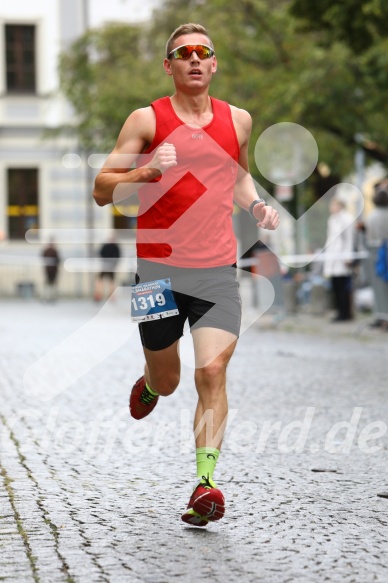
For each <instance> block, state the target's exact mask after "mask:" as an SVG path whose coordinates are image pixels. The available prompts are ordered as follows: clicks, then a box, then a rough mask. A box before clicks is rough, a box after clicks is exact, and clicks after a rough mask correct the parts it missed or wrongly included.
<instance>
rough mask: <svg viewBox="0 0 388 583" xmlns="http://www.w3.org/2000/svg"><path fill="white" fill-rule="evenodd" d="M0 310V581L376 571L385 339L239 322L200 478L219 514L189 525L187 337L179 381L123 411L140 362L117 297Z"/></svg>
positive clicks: (343, 579) (315, 576)
mask: <svg viewBox="0 0 388 583" xmlns="http://www.w3.org/2000/svg"><path fill="white" fill-rule="evenodd" d="M0 313H1V317H0V334H1V348H0V362H1V365H0V413H1V417H0V430H1V444H0V447H1V450H0V454H1V457H0V461H1V466H0V467H1V474H2V478H1V480H2V487H1V489H0V504H1V510H0V515H1V523H0V533H1V538H0V580H1V581H10V582H11V581H15V582H17V583H24V582H25V583H27V582H47V583H56V582H58V583H59V582H63V583H65V582H66V583H71V582H76V583H94V582H99V581H101V582H102V581H105V582H112V583H119V582H128V583H140V582H146V583H173V582H175V581H176V582H182V583H189V582H190V583H194V582H197V581H206V582H207V583H213V582H214V583H216V582H217V583H218V582H220V583H221V582H222V583H234V582H239V583H256V582H258V581H262V582H265V583H286V582H298V583H299V582H306V583H315V582H317V583H318V582H319V583H321V582H324V581H329V582H338V583H350V582H355V583H369V582H376V581H381V582H384V583H385V582H386V581H388V567H387V560H386V557H387V554H388V529H387V526H388V518H387V516H388V499H386V498H384V497H380V496H378V494H381V493H384V492H387V493H388V472H387V450H388V430H387V424H388V404H387V403H388V401H387V391H388V384H387V361H388V342H387V341H388V334H387V333H383V332H378V333H377V332H376V333H373V334H372V333H365V334H364V333H358V331H359V330H360V324H359V323H353V322H352V323H346V325H345V324H344V325H343V324H336V325H334V324H332V325H328V324H326V323H324V325H323V323H322V321H321V320H318V319H313V318H312V317H311V318H310V319H303V318H301V319H300V320H299V319H298V318H297V317H294V318H291V319H288V320H285V321H284V322H282V323H281V324H279V325H278V326H277V327H274V326H271V325H266V322H269V321H268V320H265V317H263V319H262V320H259V321H257V322H256V323H254V324H253V325H252V326H250V327H249V329H248V330H247V331H246V332H245V333H244V334H243V335H242V337H241V339H240V341H239V344H238V346H237V349H236V352H235V355H234V357H233V359H232V361H231V364H230V366H229V369H228V394H229V407H230V422H229V427H228V430H227V434H226V437H225V441H224V446H223V451H222V453H221V455H220V459H219V462H218V466H217V469H216V473H215V480H216V482H217V484H218V485H219V486H220V488H221V489H222V490H223V492H224V495H225V498H226V504H227V509H226V515H225V518H224V519H223V520H221V521H219V522H218V523H214V524H210V525H209V526H208V527H207V528H206V529H199V528H194V527H188V526H187V525H185V524H184V523H183V522H182V521H181V520H180V514H181V513H182V511H183V510H184V508H185V506H186V504H187V502H188V499H189V496H190V493H191V485H192V483H193V480H194V479H195V450H194V443H193V439H192V434H191V426H192V421H193V416H194V408H195V404H196V395H195V389H194V385H193V369H192V365H191V339H190V334H187V333H186V335H185V339H184V341H183V342H182V360H183V367H182V380H181V384H180V387H179V389H178V390H177V391H176V393H175V394H174V395H172V396H171V397H169V398H166V399H160V402H159V404H158V406H157V408H156V409H155V411H154V412H153V413H152V415H150V416H149V417H147V418H146V419H145V420H143V421H140V422H135V421H133V420H132V419H131V418H130V416H129V413H128V406H127V403H128V395H129V390H130V387H131V386H132V384H133V382H134V381H135V380H136V379H137V378H138V377H139V376H140V374H141V373H142V367H143V357H142V349H141V344H140V340H139V338H138V335H137V332H136V333H135V332H134V325H133V324H131V323H130V320H129V313H128V308H127V304H126V303H125V301H124V300H123V298H118V300H117V301H116V302H114V303H113V302H112V303H110V302H109V303H108V304H107V305H105V306H102V305H96V304H93V303H92V302H88V301H73V302H70V301H59V302H58V303H57V304H42V303H39V302H37V301H35V300H31V301H25V302H21V301H20V302H16V301H12V302H11V301H10V302H3V303H2V304H1V305H0ZM301 322H302V324H303V325H301ZM291 424H292V425H291Z"/></svg>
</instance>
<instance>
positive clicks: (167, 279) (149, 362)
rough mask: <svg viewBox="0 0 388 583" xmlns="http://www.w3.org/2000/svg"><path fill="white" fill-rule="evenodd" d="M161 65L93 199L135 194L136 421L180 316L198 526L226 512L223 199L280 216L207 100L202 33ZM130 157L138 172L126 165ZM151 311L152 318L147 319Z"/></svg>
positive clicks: (171, 357) (237, 122)
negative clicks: (167, 89)
mask: <svg viewBox="0 0 388 583" xmlns="http://www.w3.org/2000/svg"><path fill="white" fill-rule="evenodd" d="M164 70H165V72H166V74H167V75H169V76H170V77H171V78H172V80H173V82H174V87H175V92H174V94H173V95H172V97H163V98H161V99H158V100H156V101H154V102H153V103H152V104H151V106H149V107H145V108H143V109H139V110H137V111H134V112H133V113H132V114H131V115H130V116H129V117H128V119H127V121H126V122H125V124H124V126H123V128H122V130H121V133H120V135H119V137H118V141H117V144H116V147H115V148H114V150H113V152H112V153H111V155H110V156H109V157H108V160H107V162H106V164H105V166H104V168H102V170H101V172H100V173H99V174H98V176H97V178H96V182H95V190H94V198H95V200H96V201H97V203H98V204H99V205H105V204H109V203H111V202H112V200H113V198H114V196H115V197H116V196H118V197H119V196H120V197H121V196H122V197H123V198H126V197H127V196H129V195H130V194H131V193H133V192H135V191H138V195H139V199H140V207H139V215H138V229H137V257H138V268H137V281H138V282H139V287H138V289H140V291H139V292H138V293H139V294H140V296H139V298H138V300H137V299H136V297H137V296H136V295H135V297H134V296H133V299H132V302H134V301H135V304H134V305H135V307H136V308H137V307H140V308H141V306H142V305H143V306H144V305H145V304H146V301H150V302H151V303H153V306H154V307H153V310H156V309H157V310H159V314H154V315H153V316H145V317H144V321H142V322H141V323H140V324H139V330H140V337H141V341H142V344H143V349H144V355H145V360H146V364H145V371H144V375H142V376H141V377H140V379H138V381H137V382H136V383H135V385H134V387H133V389H132V392H131V396H130V412H131V415H132V416H133V417H134V418H135V419H141V418H142V417H145V416H146V415H148V414H149V413H150V412H151V411H152V410H153V408H154V407H155V405H156V403H157V402H158V399H159V397H160V396H163V397H166V396H168V395H171V394H172V393H173V392H174V391H175V389H176V388H177V386H178V383H179V380H180V359H179V352H178V345H179V339H180V337H181V336H182V335H183V327H184V323H185V321H186V320H187V319H188V321H189V325H190V329H191V333H192V337H193V344H194V352H195V362H196V370H195V375H194V380H195V386H196V390H197V393H198V403H197V408H196V412H195V419H194V429H195V440H196V460H197V478H198V480H197V483H196V486H195V488H194V490H193V494H192V496H191V498H190V501H189V503H188V507H187V509H186V511H185V512H184V513H183V515H182V520H183V521H184V522H186V523H188V524H192V525H195V526H206V525H207V524H208V522H209V521H211V520H218V519H220V518H222V516H223V515H224V510H225V502H224V497H223V494H222V493H221V491H220V490H219V489H218V488H217V486H216V484H215V483H214V481H213V471H214V468H215V465H216V463H217V459H218V456H219V453H220V449H221V443H222V437H223V433H224V429H225V424H226V417H227V411H228V404H227V394H226V367H227V365H228V362H229V360H230V358H231V356H232V354H233V351H234V349H235V346H236V342H237V339H238V336H239V330H240V321H241V300H240V295H239V291H238V282H237V278H236V263H235V262H236V247H237V246H236V238H235V236H234V233H233V227H232V213H233V200H235V201H236V202H237V203H238V204H239V205H240V206H241V207H242V208H244V209H245V210H247V211H249V212H250V214H251V215H252V217H253V218H254V220H255V221H256V223H257V224H258V225H259V226H260V227H262V228H265V229H275V228H276V227H277V226H278V224H279V217H278V213H277V212H276V211H275V209H273V208H272V207H270V206H266V205H265V202H264V201H262V200H261V199H260V198H258V195H257V192H256V189H255V185H254V182H253V180H252V177H251V175H250V173H249V169H248V144H249V136H250V133H251V126H252V121H251V117H250V115H249V114H248V113H247V112H246V111H244V110H241V109H238V108H237V107H234V106H231V105H229V104H228V103H226V102H224V101H220V100H217V99H215V98H214V97H210V96H209V85H210V82H211V79H212V76H213V75H214V74H215V73H216V71H217V60H216V56H215V49H214V46H213V43H212V40H211V38H210V37H209V35H208V33H207V31H206V29H205V28H203V27H202V26H201V25H198V24H184V25H181V26H180V27H178V28H177V29H176V30H175V31H174V32H173V33H172V35H171V36H170V38H169V39H168V41H167V45H166V56H165V59H164ZM139 154H142V156H141V158H139V161H138V167H137V168H136V169H132V170H130V168H131V166H132V164H133V162H134V160H136V158H137V157H138V155H139ZM118 185H119V186H120V188H119V189H117V191H116V193H115V194H114V191H115V188H116V186H118ZM124 185H126V188H124ZM170 285H171V289H172V295H173V298H172V301H173V302H175V303H173V304H171V296H169V301H168V302H167V303H168V309H167V308H166V306H165V304H166V300H165V299H163V295H162V294H160V293H159V292H158V293H156V294H155V296H152V294H151V292H150V290H152V289H153V288H154V289H157V290H158V289H160V286H162V287H163V286H167V288H169V286H170ZM142 289H143V290H147V294H148V295H147V297H148V300H147V297H146V296H144V295H141V293H142V292H141V290H142ZM168 291H169V290H168ZM134 293H135V292H134ZM137 301H138V303H136V302H137ZM157 303H159V304H160V306H159V307H158V306H156V304H157ZM163 309H165V311H164V313H160V310H163ZM154 316H156V317H157V318H158V319H151V318H153V317H154ZM158 316H159V317H158ZM166 316H167V317H166ZM147 320H148V321H147ZM177 447H178V445H177Z"/></svg>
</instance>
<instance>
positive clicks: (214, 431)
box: [192, 328, 237, 450]
mask: <svg viewBox="0 0 388 583" xmlns="http://www.w3.org/2000/svg"><path fill="white" fill-rule="evenodd" d="M192 334H193V341H194V351H195V362H196V370H195V385H196V388H197V393H198V404H197V409H196V412H195V418H194V431H195V435H196V440H195V441H196V447H197V448H199V447H213V448H216V449H218V450H219V449H220V447H221V443H222V438H223V434H224V431H225V426H226V420H227V419H226V418H227V414H228V401H227V395H226V367H227V365H228V362H229V360H230V358H231V356H232V354H233V352H234V349H235V347H236V344H237V337H236V336H235V335H234V334H232V333H231V332H227V331H225V330H221V329H218V328H198V329H196V330H193V332H192ZM204 415H205V417H204ZM201 420H202V423H203V426H202V427H201V425H202V423H201Z"/></svg>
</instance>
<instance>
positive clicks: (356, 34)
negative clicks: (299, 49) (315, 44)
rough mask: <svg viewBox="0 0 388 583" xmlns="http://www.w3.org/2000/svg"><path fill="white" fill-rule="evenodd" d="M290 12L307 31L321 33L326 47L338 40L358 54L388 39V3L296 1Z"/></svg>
mask: <svg viewBox="0 0 388 583" xmlns="http://www.w3.org/2000/svg"><path fill="white" fill-rule="evenodd" d="M290 11H291V14H293V15H294V16H296V17H298V18H299V19H300V20H301V22H302V23H304V28H305V30H314V31H318V32H320V33H321V35H320V36H321V42H322V43H324V44H327V43H329V44H330V43H331V42H332V40H333V39H335V40H337V41H340V42H343V43H344V44H346V45H348V46H349V47H350V48H351V49H352V51H353V52H354V53H362V52H364V51H366V50H368V49H370V48H372V47H373V46H374V45H375V43H376V42H377V41H378V40H379V39H382V38H384V37H385V36H386V31H387V22H388V3H387V2H386V0H342V1H341V2H338V0H320V2H311V1H310V0H292V2H291V10H290Z"/></svg>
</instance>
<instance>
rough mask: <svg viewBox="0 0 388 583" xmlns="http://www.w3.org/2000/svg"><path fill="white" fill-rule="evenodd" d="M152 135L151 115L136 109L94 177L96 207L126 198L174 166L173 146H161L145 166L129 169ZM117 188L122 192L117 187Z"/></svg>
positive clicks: (150, 112)
mask: <svg viewBox="0 0 388 583" xmlns="http://www.w3.org/2000/svg"><path fill="white" fill-rule="evenodd" d="M154 134H155V115H154V113H153V110H152V108H151V107H147V108H144V109H138V110H136V111H134V112H133V113H132V114H131V115H130V116H129V117H128V119H127V121H126V122H125V124H124V126H123V128H122V130H121V132H120V135H119V137H118V139H117V143H116V146H115V148H114V149H113V151H112V152H111V153H110V154H109V156H108V158H107V160H106V162H105V164H104V166H103V168H101V170H100V172H99V173H98V175H97V176H96V180H95V183H94V190H93V197H94V200H95V201H96V203H97V204H98V205H99V206H104V205H107V204H109V203H111V202H113V195H114V198H115V201H120V200H124V199H126V198H128V197H129V196H130V195H131V194H133V193H135V192H136V191H137V190H138V189H139V187H140V186H141V184H144V183H147V182H150V181H151V180H153V179H154V178H158V177H159V176H161V174H162V173H163V172H164V171H165V170H166V169H167V168H169V167H171V166H173V165H175V164H176V154H175V148H174V146H172V145H171V144H162V145H161V146H160V147H159V148H158V149H157V150H156V152H155V155H154V157H153V159H152V160H151V162H150V163H149V164H146V165H145V166H142V167H140V168H133V169H131V166H132V165H133V163H134V162H135V161H136V159H137V158H138V156H139V155H140V154H141V152H143V151H144V150H145V149H146V147H147V146H148V144H150V143H151V142H152V140H153V136H154ZM121 184H122V185H123V187H122V188H120V186H119V185H121ZM124 185H125V186H124ZM118 186H119V188H117V189H116V187H118Z"/></svg>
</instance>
